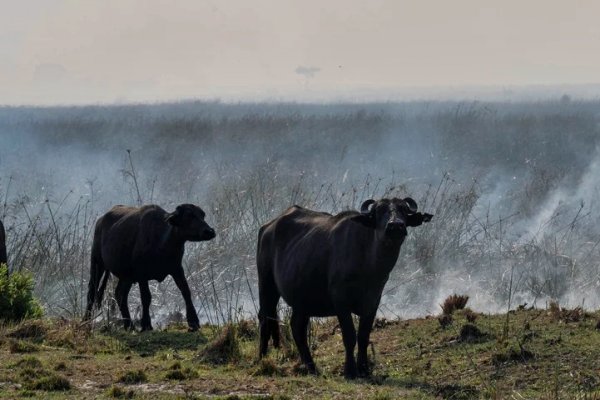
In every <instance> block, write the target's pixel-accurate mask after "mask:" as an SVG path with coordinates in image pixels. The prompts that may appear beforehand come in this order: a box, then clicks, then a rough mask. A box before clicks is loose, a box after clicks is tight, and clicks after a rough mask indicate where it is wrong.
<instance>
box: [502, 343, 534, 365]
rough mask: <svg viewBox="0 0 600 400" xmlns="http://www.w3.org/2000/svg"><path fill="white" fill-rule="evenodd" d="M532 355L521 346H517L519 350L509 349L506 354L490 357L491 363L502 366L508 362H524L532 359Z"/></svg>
mask: <svg viewBox="0 0 600 400" xmlns="http://www.w3.org/2000/svg"><path fill="white" fill-rule="evenodd" d="M534 357H535V356H534V354H533V353H532V352H531V351H529V350H527V349H525V348H524V347H523V346H522V345H521V344H519V350H517V349H515V348H514V347H511V349H510V350H509V351H508V353H495V354H493V355H492V362H493V363H494V364H502V363H505V362H508V361H512V362H526V361H529V360H531V359H533V358H534Z"/></svg>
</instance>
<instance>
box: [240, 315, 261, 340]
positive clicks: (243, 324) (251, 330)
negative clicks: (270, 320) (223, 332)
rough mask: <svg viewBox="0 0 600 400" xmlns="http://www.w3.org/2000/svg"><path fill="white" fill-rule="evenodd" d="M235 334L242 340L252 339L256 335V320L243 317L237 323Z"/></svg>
mask: <svg viewBox="0 0 600 400" xmlns="http://www.w3.org/2000/svg"><path fill="white" fill-rule="evenodd" d="M237 335H238V337H239V338H240V339H242V340H254V339H256V338H257V337H258V327H257V326H256V322H255V321H252V320H248V319H243V320H241V321H240V322H238V324H237Z"/></svg>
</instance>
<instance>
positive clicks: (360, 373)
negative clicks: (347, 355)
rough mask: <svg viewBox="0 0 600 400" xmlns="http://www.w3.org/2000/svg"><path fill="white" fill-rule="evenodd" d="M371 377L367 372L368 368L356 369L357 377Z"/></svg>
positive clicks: (369, 372)
mask: <svg viewBox="0 0 600 400" xmlns="http://www.w3.org/2000/svg"><path fill="white" fill-rule="evenodd" d="M370 376H371V371H369V367H367V366H362V367H361V366H359V367H358V377H359V378H369V377H370Z"/></svg>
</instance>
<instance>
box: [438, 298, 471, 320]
mask: <svg viewBox="0 0 600 400" xmlns="http://www.w3.org/2000/svg"><path fill="white" fill-rule="evenodd" d="M467 301H469V296H466V295H458V294H453V295H450V296H448V297H446V300H444V302H443V303H442V304H440V307H442V312H443V314H444V315H452V313H453V312H454V311H456V310H462V309H463V308H465V306H466V305H467Z"/></svg>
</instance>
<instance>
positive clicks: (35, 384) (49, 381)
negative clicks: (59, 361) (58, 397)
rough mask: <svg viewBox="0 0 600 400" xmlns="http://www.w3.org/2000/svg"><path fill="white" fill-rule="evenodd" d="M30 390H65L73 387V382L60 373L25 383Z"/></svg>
mask: <svg viewBox="0 0 600 400" xmlns="http://www.w3.org/2000/svg"><path fill="white" fill-rule="evenodd" d="M25 387H26V388H27V389H30V390H44V391H46V392H65V391H67V390H70V389H71V382H69V380H68V379H67V378H65V377H62V376H60V375H53V374H52V375H48V376H43V377H41V378H39V379H36V380H34V381H31V382H29V383H27V384H26V385H25Z"/></svg>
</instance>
